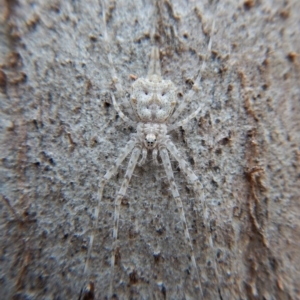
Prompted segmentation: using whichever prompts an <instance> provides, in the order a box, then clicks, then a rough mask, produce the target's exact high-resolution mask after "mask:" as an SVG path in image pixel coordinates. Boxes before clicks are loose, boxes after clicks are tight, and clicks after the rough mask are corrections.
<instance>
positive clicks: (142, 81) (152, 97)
mask: <svg viewBox="0 0 300 300" xmlns="http://www.w3.org/2000/svg"><path fill="white" fill-rule="evenodd" d="M103 19H104V24H105V23H106V22H105V16H104V15H103ZM212 28H214V24H213V27H212ZM212 31H213V29H212ZM104 35H105V36H104V38H105V40H106V41H107V40H108V38H107V32H106V27H105V30H104ZM210 50H211V38H210V40H209V43H208V48H207V53H208V52H209V51H210ZM107 56H108V60H109V63H110V66H111V68H112V71H111V72H112V79H113V81H114V84H115V87H116V89H117V91H118V92H119V93H118V94H120V92H121V91H122V87H121V86H120V84H119V83H118V80H117V76H116V71H115V69H114V66H113V61H112V58H111V55H110V52H109V51H107ZM204 67H205V60H204V61H203V64H202V67H201V69H200V74H201V71H202V70H203V69H204ZM200 79H201V78H200V76H198V78H197V80H196V83H195V84H194V86H193V89H192V90H191V91H190V92H189V93H188V94H187V95H186V97H185V101H182V102H181V103H180V105H178V107H177V109H175V107H176V97H177V94H176V87H175V85H174V83H173V82H172V81H171V80H165V79H163V78H162V75H161V66H160V51H159V48H158V47H157V46H152V50H151V54H150V62H149V68H148V74H147V76H146V77H145V78H138V79H137V80H136V81H135V82H134V83H133V85H132V91H131V96H130V103H131V106H132V109H133V111H134V113H135V116H136V120H137V121H133V120H131V119H130V118H129V117H128V116H126V115H125V114H124V113H123V112H122V110H121V108H120V107H119V105H118V103H117V101H116V99H115V96H114V94H113V93H111V99H112V103H113V106H114V108H115V110H116V111H117V113H118V115H119V116H120V117H121V118H122V119H123V121H124V122H126V123H127V124H128V125H130V126H132V127H133V128H136V133H133V134H131V136H130V139H129V141H128V142H127V144H126V145H125V147H124V148H123V149H122V151H121V153H120V154H119V156H118V157H117V159H116V160H115V162H114V163H113V165H112V166H111V167H110V168H109V169H108V170H107V172H106V174H105V175H104V176H103V178H102V179H101V180H100V183H99V189H98V206H97V208H96V210H95V223H94V230H95V228H96V226H97V223H98V218H99V207H100V203H101V201H102V197H103V191H104V188H105V185H106V184H107V183H108V182H109V181H110V179H111V178H112V177H113V176H114V175H116V173H117V170H118V168H119V167H120V166H121V164H122V163H123V161H124V160H125V159H126V158H127V157H128V156H129V155H130V159H129V162H128V166H127V169H126V172H125V177H124V179H123V182H122V185H121V187H120V189H119V191H118V193H117V195H116V198H115V201H114V218H113V219H114V221H113V223H114V225H113V247H112V255H111V270H112V271H111V283H110V291H109V293H110V295H112V290H113V277H114V265H115V260H116V243H117V239H118V225H119V216H120V206H121V202H122V199H123V198H124V197H125V196H126V191H127V188H128V186H129V183H130V180H131V177H132V175H133V172H134V170H135V167H136V166H137V165H138V166H143V165H144V164H145V163H146V160H147V157H148V155H151V156H152V162H153V164H154V165H156V166H157V165H159V162H158V157H160V159H161V161H162V165H163V167H164V170H165V173H166V175H167V179H168V182H169V185H170V190H171V193H172V196H173V198H174V200H175V202H176V206H177V209H178V211H179V215H180V220H181V222H182V224H183V228H184V235H185V239H186V243H187V245H188V247H189V254H190V258H191V262H192V266H193V268H194V271H195V274H196V277H197V286H196V288H197V290H198V291H199V293H200V295H201V296H202V297H203V292H202V287H201V280H200V275H199V272H198V268H197V264H196V259H195V254H194V250H193V245H192V241H191V237H190V234H189V229H188V226H187V221H186V217H185V213H184V209H183V203H182V200H181V198H180V194H179V191H178V188H177V185H176V183H175V180H174V173H173V170H172V167H171V161H170V155H171V157H173V158H174V159H175V160H176V161H177V162H178V165H179V168H180V170H181V171H182V172H183V173H184V175H185V177H186V179H187V181H188V182H190V183H191V184H192V185H193V188H194V191H195V194H196V195H197V196H198V197H199V198H201V197H202V196H201V195H202V189H203V188H202V185H201V183H200V181H199V179H198V177H197V176H196V174H195V173H194V172H193V171H192V169H191V168H190V167H189V165H188V163H187V162H186V161H185V160H184V159H183V157H182V155H181V154H180V152H179V151H178V149H177V147H176V146H175V144H174V143H173V142H172V140H171V137H170V135H169V133H170V132H171V131H172V130H174V129H176V128H178V127H180V126H184V125H185V124H187V123H188V122H189V121H190V120H192V119H193V118H195V117H196V116H197V114H198V113H199V112H200V110H201V109H202V106H199V107H198V108H197V109H196V110H195V111H194V112H193V113H191V114H190V115H189V116H187V117H186V118H185V119H183V120H179V121H176V120H177V119H178V118H179V117H180V115H181V113H182V111H183V110H184V109H185V107H186V106H187V104H188V103H189V102H190V101H191V99H192V97H193V96H194V95H195V93H196V92H197V90H198V83H199V82H200ZM93 240H94V235H91V237H90V243H89V248H88V253H87V261H86V264H85V270H84V273H87V270H88V264H89V258H90V254H91V250H92V247H93ZM210 242H211V243H212V240H211V239H210ZM91 286H92V287H93V286H94V285H93V282H90V283H89V284H88V285H86V288H85V290H84V289H82V291H81V296H80V299H85V296H84V295H90V293H91Z"/></svg>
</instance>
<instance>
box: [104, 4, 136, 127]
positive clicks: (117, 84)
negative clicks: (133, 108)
mask: <svg viewBox="0 0 300 300" xmlns="http://www.w3.org/2000/svg"><path fill="white" fill-rule="evenodd" d="M101 4H102V5H101V6H102V18H103V26H104V30H103V32H104V41H105V43H104V46H105V51H106V54H107V58H108V62H109V65H110V71H111V77H112V80H113V82H114V86H115V87H116V89H117V94H118V96H121V95H122V91H123V89H122V85H121V84H120V82H119V79H118V77H117V72H116V69H115V66H114V63H113V60H112V56H111V52H110V44H109V40H108V34H107V28H106V15H105V11H106V10H105V1H104V0H103V1H101ZM111 96H112V101H113V105H114V108H115V110H116V111H117V112H118V114H119V116H120V117H121V118H122V119H123V120H124V121H125V122H126V123H128V124H129V125H131V126H135V127H136V122H134V121H132V120H131V119H130V118H128V117H127V116H125V114H124V113H123V112H122V110H121V109H120V107H119V105H118V103H117V101H116V99H115V97H114V95H113V93H112V94H111Z"/></svg>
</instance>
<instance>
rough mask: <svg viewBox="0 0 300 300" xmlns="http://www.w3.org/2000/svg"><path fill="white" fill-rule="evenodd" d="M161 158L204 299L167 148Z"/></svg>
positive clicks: (163, 149)
mask: <svg viewBox="0 0 300 300" xmlns="http://www.w3.org/2000/svg"><path fill="white" fill-rule="evenodd" d="M160 157H161V159H162V162H163V165H164V168H165V171H166V174H167V177H168V180H169V182H170V185H171V191H172V195H173V197H174V199H175V202H176V205H177V208H178V210H179V214H180V219H181V222H182V225H183V228H184V235H185V238H186V240H187V243H188V245H189V247H190V256H191V259H192V263H193V267H194V268H195V271H196V275H197V279H198V286H199V289H200V293H201V295H202V297H203V292H202V287H201V281H200V276H199V272H198V268H197V264H196V259H195V254H194V248H193V245H192V241H191V237H190V234H189V230H188V227H187V222H186V218H185V213H184V210H183V204H182V201H181V198H180V196H179V192H178V189H177V186H176V183H175V180H174V174H173V170H172V167H171V162H170V158H169V154H168V151H167V149H166V148H162V149H160Z"/></svg>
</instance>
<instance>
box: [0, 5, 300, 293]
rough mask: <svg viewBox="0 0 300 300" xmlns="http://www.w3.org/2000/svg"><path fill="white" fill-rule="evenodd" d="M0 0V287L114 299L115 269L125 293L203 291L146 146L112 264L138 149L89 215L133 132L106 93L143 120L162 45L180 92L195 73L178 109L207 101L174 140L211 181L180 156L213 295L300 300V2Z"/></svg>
mask: <svg viewBox="0 0 300 300" xmlns="http://www.w3.org/2000/svg"><path fill="white" fill-rule="evenodd" d="M0 5H1V7H2V8H3V9H2V10H1V36H0V39H1V40H0V47H1V52H0V53H1V57H0V64H1V65H0V90H1V93H0V97H1V118H0V126H1V201H0V207H1V234H0V243H1V269H0V287H1V288H0V290H1V294H2V297H1V298H2V299H78V298H79V295H80V292H81V291H82V289H84V287H85V286H86V285H88V283H89V282H91V283H92V284H93V285H94V289H95V290H94V298H95V299H105V298H106V297H109V286H110V280H111V279H112V280H113V281H112V282H113V284H112V286H113V294H114V297H115V298H116V299H201V297H202V296H201V293H200V290H199V288H196V286H197V282H196V280H195V276H194V274H193V273H194V271H195V270H193V265H192V264H191V256H190V250H189V246H188V244H187V242H186V239H185V236H184V230H183V224H182V223H181V222H180V215H179V210H178V208H177V206H176V203H175V201H174V199H173V198H172V194H171V192H170V190H169V183H168V181H167V178H166V175H165V173H164V170H163V167H162V166H158V167H156V166H154V165H153V164H152V163H151V160H150V158H149V159H148V161H147V164H146V165H145V166H142V167H136V169H135V171H134V176H133V178H132V180H131V182H130V188H129V190H128V192H127V196H126V197H125V198H124V199H123V201H122V205H121V211H120V222H119V233H118V244H117V248H116V249H117V250H116V255H115V257H116V264H115V266H114V268H113V270H114V274H113V275H112V268H111V266H110V260H111V255H112V247H113V238H112V229H113V217H114V200H115V197H116V195H117V192H118V189H119V188H120V185H121V184H122V180H123V178H124V174H125V171H126V168H127V161H125V162H124V163H123V164H122V167H121V168H120V169H119V171H118V173H117V175H116V176H115V177H113V178H112V179H111V180H110V182H109V183H108V184H107V186H106V187H105V190H104V195H103V199H102V201H101V204H100V207H99V209H100V215H99V222H98V224H97V226H96V228H93V227H94V226H93V222H94V211H95V209H96V208H97V203H98V202H97V201H98V194H97V192H98V184H99V181H100V179H101V178H102V176H103V175H104V174H105V171H106V170H107V169H108V168H109V167H110V166H111V165H112V163H113V162H114V160H115V157H117V156H118V155H119V153H120V152H121V150H122V148H123V147H124V146H125V144H126V143H127V141H128V140H129V138H130V134H132V133H134V132H135V128H133V127H131V126H128V125H127V124H126V123H124V122H123V121H122V119H121V118H120V117H119V116H118V114H117V113H116V111H115V110H114V108H113V105H112V102H111V93H114V94H115V97H116V99H117V101H118V103H119V104H120V106H121V108H122V110H123V111H124V113H125V114H126V115H128V116H129V117H131V118H134V116H133V112H132V109H131V107H130V105H129V101H128V99H129V95H130V92H131V85H132V83H133V82H134V80H135V79H136V78H139V77H145V76H146V75H147V68H148V63H149V54H150V52H151V47H152V46H153V44H156V45H157V46H158V47H159V49H160V58H161V65H162V76H163V78H165V79H170V80H172V81H173V82H174V84H175V85H176V87H177V89H178V90H177V92H178V103H180V102H182V101H186V97H185V95H186V94H187V93H188V92H189V91H190V90H191V88H192V86H193V84H194V83H195V82H197V76H200V77H198V79H200V83H201V84H200V88H199V89H198V90H197V91H196V95H195V97H193V99H192V101H191V103H190V104H189V105H187V107H186V109H185V111H184V113H183V114H182V116H181V118H184V117H185V116H187V115H189V114H190V113H191V112H193V111H194V110H195V109H197V107H198V106H199V105H202V106H203V108H202V110H201V112H200V113H199V115H198V116H197V117H196V118H194V119H193V120H191V121H190V122H189V123H188V124H187V125H185V126H183V127H180V128H178V129H176V130H174V131H173V132H172V133H171V138H172V140H173V142H174V143H175V144H176V146H177V147H178V149H179V150H180V152H181V153H182V155H183V157H184V158H185V159H186V161H188V162H189V164H190V165H191V167H192V169H193V170H194V172H195V173H196V175H197V176H198V177H199V180H200V182H201V184H202V185H203V197H201V198H199V197H198V195H197V194H196V193H195V192H194V191H193V186H192V185H191V184H190V183H189V182H188V181H187V179H186V178H185V177H184V174H183V172H182V170H180V169H179V168H178V164H177V162H176V161H172V167H173V170H174V172H175V181H176V184H177V186H178V188H179V189H180V195H181V198H182V201H183V205H184V211H185V215H186V219H187V225H188V228H189V233H190V235H191V238H192V243H193V251H194V253H195V258H196V264H197V268H198V271H199V273H200V281H201V286H202V290H203V299H300V291H299V282H300V255H299V253H300V251H299V244H300V228H299V217H300V216H299V208H300V207H299V194H300V192H299V191H300V189H299V187H300V166H299V161H300V152H299V151H300V150H299V141H300V136H299V135H300V134H299V132H300V121H299V120H300V119H299V113H300V84H299V82H300V81H299V70H300V69H299V57H298V55H299V53H300V40H299V37H300V32H299V31H300V18H299V11H300V2H299V1H297V0H291V1H279V0H275V1H271V0H267V1H259V0H253V1H251V0H245V1H233V0H231V1H230V0H226V1H204V2H200V1H179V0H174V1H169V0H164V1H157V2H156V1H140V0H137V1H134V3H130V2H129V1H121V0H120V1H107V3H106V5H104V4H103V3H101V2H98V1H96V0H93V1H92V0H91V1H59V0H57V1H42V0H37V1H25V0H18V1H8V0H1V2H0ZM103 12H104V13H103ZM103 15H104V18H103ZM104 20H105V23H104ZM105 24H106V25H105ZM210 38H211V39H212V47H211V49H209V47H208V43H209V39H210ZM108 55H111V57H112V61H113V65H114V68H115V70H116V75H117V77H118V82H119V83H121V86H122V90H123V91H122V92H118V91H116V89H115V86H116V79H115V78H112V77H113V76H114V74H113V68H112V66H111V65H110V63H109V61H108ZM203 62H205V65H204V63H203ZM204 207H206V213H205V211H204V209H203V208H204ZM204 213H205V214H204ZM93 232H95V236H94V245H93V248H92V251H91V258H90V264H89V268H88V270H87V272H84V266H85V262H86V259H87V249H88V243H89V239H90V236H91V234H92V233H93ZM91 298H92V296H91Z"/></svg>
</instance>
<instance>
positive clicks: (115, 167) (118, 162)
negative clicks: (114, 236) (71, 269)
mask: <svg viewBox="0 0 300 300" xmlns="http://www.w3.org/2000/svg"><path fill="white" fill-rule="evenodd" d="M135 145H136V139H135V138H134V137H133V138H132V139H131V140H130V141H129V142H128V143H127V144H126V146H125V147H124V149H123V151H122V152H121V153H120V155H119V156H118V158H117V159H116V160H115V162H114V164H113V165H112V167H111V168H110V169H109V170H108V171H107V172H106V174H105V175H104V176H103V178H102V179H101V181H100V183H99V188H98V204H97V207H96V209H95V213H94V224H93V232H92V234H91V236H90V242H89V246H88V252H87V259H86V263H85V267H84V274H86V273H87V271H88V266H89V260H90V256H91V251H92V248H93V242H94V236H95V231H96V228H97V225H98V220H99V211H100V206H101V201H102V195H103V190H104V187H105V185H106V183H107V182H108V181H109V180H110V178H111V177H112V176H113V175H115V173H116V172H117V170H118V167H119V166H120V165H121V163H122V162H123V160H124V159H125V158H126V157H127V156H128V154H129V153H130V152H131V151H132V149H133V148H134V147H135Z"/></svg>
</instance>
